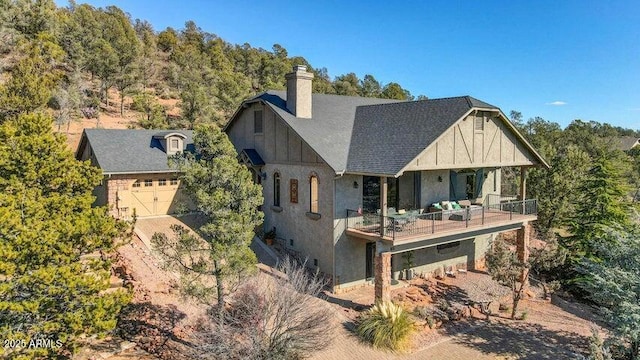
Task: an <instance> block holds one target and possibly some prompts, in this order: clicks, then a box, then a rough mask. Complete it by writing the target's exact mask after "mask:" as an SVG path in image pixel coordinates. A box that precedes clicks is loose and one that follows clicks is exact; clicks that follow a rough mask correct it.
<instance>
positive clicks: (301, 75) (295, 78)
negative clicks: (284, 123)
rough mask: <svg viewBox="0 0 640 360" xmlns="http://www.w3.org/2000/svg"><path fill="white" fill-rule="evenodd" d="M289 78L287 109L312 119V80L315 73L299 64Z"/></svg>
mask: <svg viewBox="0 0 640 360" xmlns="http://www.w3.org/2000/svg"><path fill="white" fill-rule="evenodd" d="M285 78H286V79H287V109H288V110H289V111H290V112H291V113H292V114H293V115H294V116H296V117H299V118H305V119H311V115H312V112H311V89H312V87H311V80H312V79H313V74H312V73H310V72H307V67H306V66H304V65H297V66H294V67H293V72H292V73H289V74H287V75H285Z"/></svg>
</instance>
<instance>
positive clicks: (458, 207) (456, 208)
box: [453, 202, 462, 210]
mask: <svg viewBox="0 0 640 360" xmlns="http://www.w3.org/2000/svg"><path fill="white" fill-rule="evenodd" d="M453 208H454V209H455V210H458V209H462V206H460V204H458V203H456V202H454V203H453Z"/></svg>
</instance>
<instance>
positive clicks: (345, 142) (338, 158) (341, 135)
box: [225, 90, 398, 173]
mask: <svg viewBox="0 0 640 360" xmlns="http://www.w3.org/2000/svg"><path fill="white" fill-rule="evenodd" d="M286 97H287V94H286V92H285V91H275V90H270V91H267V92H265V93H262V94H260V95H257V96H256V97H254V98H251V99H249V100H247V101H245V103H252V102H257V101H259V102H263V103H265V104H266V105H268V106H269V107H270V108H271V109H272V110H273V111H274V112H275V113H276V114H278V116H279V117H280V118H282V120H284V122H285V123H286V124H287V125H288V126H289V127H290V128H291V129H292V130H293V131H294V132H296V133H297V134H298V135H299V136H300V137H301V138H302V140H303V141H304V142H306V143H307V144H308V145H309V146H310V147H311V148H312V149H313V150H314V151H315V152H316V153H317V154H318V156H320V157H321V158H322V159H323V160H324V161H325V162H326V163H327V164H328V165H329V166H330V167H331V168H332V169H333V170H334V171H335V172H336V173H340V172H343V171H344V170H345V169H346V167H347V157H348V155H349V144H350V142H351V130H352V129H353V120H354V118H355V112H356V108H357V107H358V106H362V105H372V104H385V103H387V104H388V103H397V102H398V100H389V99H377V98H366V97H357V96H341V95H327V94H313V97H312V105H311V106H312V109H313V118H311V119H303V118H297V117H295V116H294V115H293V114H291V113H290V112H289V110H287V102H286ZM240 109H242V107H240ZM236 115H237V114H236ZM235 118H236V116H235V115H234V117H233V118H232V119H231V120H230V121H229V123H227V125H226V126H225V130H226V129H227V128H228V127H229V126H231V124H232V123H233V120H234V119H235Z"/></svg>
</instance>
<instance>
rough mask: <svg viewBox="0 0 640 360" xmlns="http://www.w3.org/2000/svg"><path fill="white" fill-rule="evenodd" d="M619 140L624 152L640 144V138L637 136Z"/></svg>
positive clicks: (623, 137)
mask: <svg viewBox="0 0 640 360" xmlns="http://www.w3.org/2000/svg"><path fill="white" fill-rule="evenodd" d="M618 140H619V141H620V150H624V151H627V150H631V149H633V148H634V147H636V146H638V144H640V138H638V137H637V136H621V137H620V138H619V139H618Z"/></svg>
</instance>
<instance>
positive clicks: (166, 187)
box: [76, 129, 193, 219]
mask: <svg viewBox="0 0 640 360" xmlns="http://www.w3.org/2000/svg"><path fill="white" fill-rule="evenodd" d="M183 151H193V141H192V131H187V130H131V129H128V130H116V129H85V130H84V132H83V133H82V137H81V139H80V144H79V145H78V149H77V151H76V159H78V160H89V161H91V164H92V165H94V166H96V167H98V168H100V169H101V170H102V173H103V175H104V179H103V181H102V183H101V184H100V185H99V186H97V187H96V188H95V190H94V196H95V197H96V201H95V205H98V206H102V205H108V206H109V212H110V214H111V215H112V216H114V217H116V218H119V219H130V218H132V217H133V215H134V214H135V215H136V216H138V217H146V216H154V215H166V214H173V213H177V212H181V211H186V210H188V209H189V208H190V207H191V206H192V203H191V201H190V200H189V198H188V197H187V196H185V195H183V194H182V191H181V189H180V180H179V178H178V173H177V172H176V170H175V169H172V168H170V167H169V162H168V158H169V157H170V156H172V155H174V154H176V153H178V152H183Z"/></svg>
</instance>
